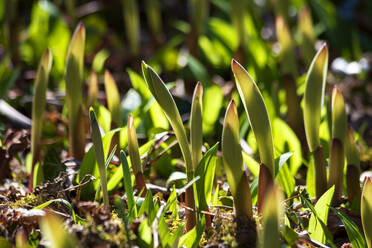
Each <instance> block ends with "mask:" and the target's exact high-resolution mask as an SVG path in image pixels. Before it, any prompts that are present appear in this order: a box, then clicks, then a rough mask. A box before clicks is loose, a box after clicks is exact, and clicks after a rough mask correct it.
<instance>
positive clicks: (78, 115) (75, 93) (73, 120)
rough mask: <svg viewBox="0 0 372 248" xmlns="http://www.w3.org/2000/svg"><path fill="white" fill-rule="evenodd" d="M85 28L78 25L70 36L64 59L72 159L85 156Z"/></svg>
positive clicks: (80, 158) (81, 24)
mask: <svg viewBox="0 0 372 248" xmlns="http://www.w3.org/2000/svg"><path fill="white" fill-rule="evenodd" d="M84 49H85V27H84V24H83V23H80V24H79V25H78V26H77V27H76V30H75V32H74V35H73V36H72V39H71V43H70V46H69V48H68V52H67V58H66V74H65V81H66V104H67V109H68V120H69V125H68V128H69V144H70V154H71V156H72V157H74V158H76V159H78V160H82V159H83V157H84V154H85V151H84V149H85V118H84V108H83V95H82V94H83V92H82V91H83V88H82V87H83V73H84V71H83V70H84Z"/></svg>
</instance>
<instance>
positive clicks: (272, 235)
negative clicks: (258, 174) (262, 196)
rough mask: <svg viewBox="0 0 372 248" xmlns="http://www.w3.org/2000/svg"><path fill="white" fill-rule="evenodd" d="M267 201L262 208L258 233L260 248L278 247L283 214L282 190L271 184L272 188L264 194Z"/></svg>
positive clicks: (279, 245)
mask: <svg viewBox="0 0 372 248" xmlns="http://www.w3.org/2000/svg"><path fill="white" fill-rule="evenodd" d="M266 198H267V201H265V203H264V208H263V214H262V216H263V220H262V226H263V229H262V230H261V233H260V241H259V244H260V245H259V247H260V248H280V247H281V242H280V237H281V234H280V226H281V225H280V223H281V219H282V216H283V207H282V201H283V199H282V198H283V196H282V192H280V190H279V189H278V187H277V186H273V188H272V190H271V191H270V192H269V194H268V195H267V196H266Z"/></svg>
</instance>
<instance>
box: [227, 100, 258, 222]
mask: <svg viewBox="0 0 372 248" xmlns="http://www.w3.org/2000/svg"><path fill="white" fill-rule="evenodd" d="M241 150H242V148H241V146H240V137H239V119H238V112H237V109H236V105H235V102H234V100H232V101H231V102H230V104H229V106H228V108H227V110H226V115H225V121H224V126H223V131H222V159H223V164H224V168H225V172H226V177H227V182H228V184H229V186H230V190H231V194H232V195H233V198H234V206H235V211H236V215H237V216H238V217H240V218H243V219H244V218H247V217H248V218H251V219H252V199H251V194H250V190H249V184H248V179H247V175H246V174H245V172H244V169H243V158H242V152H241Z"/></svg>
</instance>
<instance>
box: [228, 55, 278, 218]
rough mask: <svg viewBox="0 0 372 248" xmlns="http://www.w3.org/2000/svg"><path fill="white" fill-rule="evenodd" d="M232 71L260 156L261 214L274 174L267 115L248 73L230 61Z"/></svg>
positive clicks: (257, 90) (271, 141)
mask: <svg viewBox="0 0 372 248" xmlns="http://www.w3.org/2000/svg"><path fill="white" fill-rule="evenodd" d="M231 66H232V71H233V73H234V76H235V81H236V86H237V88H238V91H239V95H240V98H241V99H242V102H243V105H244V108H245V111H246V113H247V115H248V119H249V122H250V124H251V127H252V130H253V133H254V136H255V138H256V142H257V147H258V152H259V154H260V160H261V166H260V167H261V168H260V174H259V184H258V201H257V207H258V212H259V213H261V211H262V207H263V201H264V196H265V194H266V192H267V191H268V190H269V189H270V187H271V186H272V185H273V180H274V178H273V177H274V174H275V163H274V145H273V136H272V131H271V124H270V120H269V115H268V113H267V109H266V106H265V102H264V101H263V97H262V95H261V93H260V90H259V89H258V87H257V85H256V83H255V82H254V81H253V79H252V78H251V76H250V75H249V74H248V72H247V71H246V70H245V69H244V68H243V67H242V66H241V65H240V64H239V63H238V62H236V61H235V60H232V65H231Z"/></svg>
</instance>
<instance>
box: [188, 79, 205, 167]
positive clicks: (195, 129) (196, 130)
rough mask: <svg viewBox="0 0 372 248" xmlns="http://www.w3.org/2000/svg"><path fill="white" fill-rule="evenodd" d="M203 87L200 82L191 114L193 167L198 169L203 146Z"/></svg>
mask: <svg viewBox="0 0 372 248" xmlns="http://www.w3.org/2000/svg"><path fill="white" fill-rule="evenodd" d="M202 104H203V86H202V84H201V83H200V82H198V83H197V85H196V87H195V91H194V95H193V98H192V105H191V114H190V143H191V156H192V163H193V167H194V168H196V167H197V165H198V164H199V161H200V159H201V157H202V146H203V128H202V127H203V119H202V118H203V117H202Z"/></svg>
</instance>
